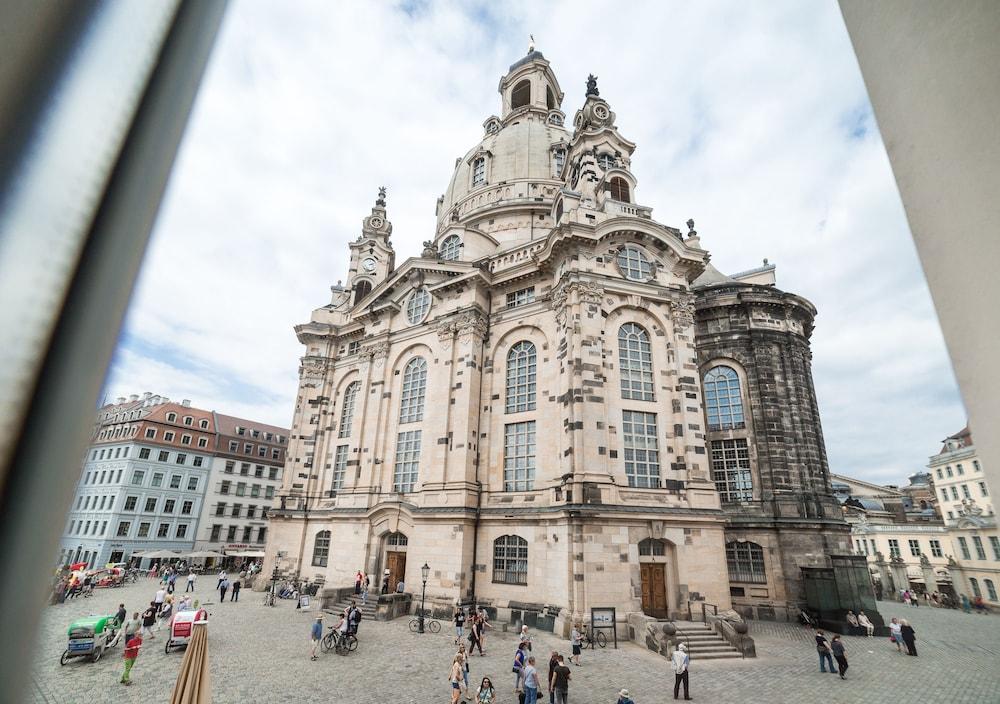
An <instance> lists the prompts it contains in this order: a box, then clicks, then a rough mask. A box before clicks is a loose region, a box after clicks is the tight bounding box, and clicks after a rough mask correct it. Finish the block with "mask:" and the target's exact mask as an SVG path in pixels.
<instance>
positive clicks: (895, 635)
mask: <svg viewBox="0 0 1000 704" xmlns="http://www.w3.org/2000/svg"><path fill="white" fill-rule="evenodd" d="M847 623H848V627H849V628H850V630H851V634H852V635H862V634H861V633H859V632H858V631H860V630H861V629H864V630H865V632H866V635H867V636H868V637H869V638H874V632H875V626H874V624H872V622H871V620H870V619H869V618H868V616H866V615H865V612H864V611H859V612H858V614H857V616H855V615H854V612H852V611H848V612H847ZM889 642H890V643H893V644H895V646H896V650H897V651H898V652H900V653H902V652H903V646H905V647H906V654H907V655H912V656H914V657H916V655H917V633H916V631H915V630H914V629H913V626H911V625H910V622H909V621H907V620H906V619H905V618H904V619H899V618H895V617H893V619H892V620H891V621H890V622H889ZM816 652H817V653H818V654H819V671H820V672H831V673H833V674H839V675H840V679H846V678H845V675H846V674H847V668H848V662H847V649H846V648H845V647H844V642H843V640H841V638H840V635H839V634H836V635H834V636H833V637H832V638H831V639H829V640H828V639H827V637H826V634H825V633H824V632H823V630H822V629H820V628H817V629H816ZM834 661H836V662H837V665H836V666H834V664H833V663H834ZM827 668H829V669H827Z"/></svg>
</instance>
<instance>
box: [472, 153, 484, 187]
mask: <svg viewBox="0 0 1000 704" xmlns="http://www.w3.org/2000/svg"><path fill="white" fill-rule="evenodd" d="M484 183H486V157H484V156H481V157H479V158H478V159H476V160H475V161H473V162H472V185H473V186H482V185H483V184H484Z"/></svg>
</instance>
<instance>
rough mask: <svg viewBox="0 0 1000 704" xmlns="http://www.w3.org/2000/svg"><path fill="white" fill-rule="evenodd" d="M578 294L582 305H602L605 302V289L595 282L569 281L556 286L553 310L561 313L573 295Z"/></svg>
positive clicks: (553, 295)
mask: <svg viewBox="0 0 1000 704" xmlns="http://www.w3.org/2000/svg"><path fill="white" fill-rule="evenodd" d="M574 293H575V294H577V298H578V299H579V301H580V303H592V304H595V305H600V304H601V303H603V302H604V288H603V287H602V286H601V285H600V284H598V283H596V282H593V281H569V282H563V283H561V284H559V285H558V286H556V288H555V290H553V291H552V298H551V300H552V308H553V310H556V311H559V310H561V309H562V308H564V307H565V306H566V303H567V301H569V298H570V296H571V295H572V294H574Z"/></svg>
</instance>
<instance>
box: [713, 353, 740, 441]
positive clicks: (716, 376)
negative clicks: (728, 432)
mask: <svg viewBox="0 0 1000 704" xmlns="http://www.w3.org/2000/svg"><path fill="white" fill-rule="evenodd" d="M705 410H706V412H707V414H708V429H709V430H725V429H729V428H745V427H746V423H745V421H744V417H743V396H742V394H741V393H740V378H739V376H738V375H737V374H736V370H734V369H732V368H731V367H713V368H712V369H710V370H709V371H708V373H707V374H705Z"/></svg>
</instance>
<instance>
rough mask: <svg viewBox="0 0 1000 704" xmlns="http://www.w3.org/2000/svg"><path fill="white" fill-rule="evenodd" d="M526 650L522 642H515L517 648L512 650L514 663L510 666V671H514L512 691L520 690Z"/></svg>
mask: <svg viewBox="0 0 1000 704" xmlns="http://www.w3.org/2000/svg"><path fill="white" fill-rule="evenodd" d="M526 655H527V651H526V650H525V649H524V643H518V644H517V650H515V651H514V665H513V667H512V668H511V672H513V673H514V693H515V694H516V693H517V692H520V691H521V682H522V679H523V677H524V666H525V657H526Z"/></svg>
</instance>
